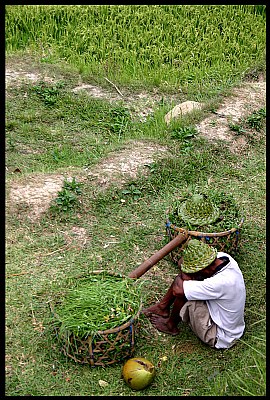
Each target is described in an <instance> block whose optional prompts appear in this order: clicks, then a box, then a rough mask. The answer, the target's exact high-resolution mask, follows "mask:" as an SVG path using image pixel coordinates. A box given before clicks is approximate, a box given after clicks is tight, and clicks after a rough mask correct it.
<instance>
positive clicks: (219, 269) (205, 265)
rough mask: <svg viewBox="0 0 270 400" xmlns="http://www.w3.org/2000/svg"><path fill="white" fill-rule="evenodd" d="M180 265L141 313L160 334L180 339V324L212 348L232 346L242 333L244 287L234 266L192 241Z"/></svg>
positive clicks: (224, 256)
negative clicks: (169, 282)
mask: <svg viewBox="0 0 270 400" xmlns="http://www.w3.org/2000/svg"><path fill="white" fill-rule="evenodd" d="M178 265H179V267H180V270H181V272H180V274H179V275H177V276H176V278H175V279H174V281H173V283H172V285H171V286H170V288H169V290H168V291H167V293H166V294H165V296H164V297H163V298H162V299H161V300H160V301H159V302H157V303H156V304H154V305H152V306H150V307H148V308H145V309H143V310H142V312H143V313H144V315H145V316H146V317H147V318H149V320H150V322H151V324H152V325H153V326H154V327H155V328H156V329H157V330H159V331H160V332H164V333H168V334H170V335H178V334H179V332H180V331H179V328H178V324H179V322H180V321H181V320H182V321H184V322H186V323H188V325H189V326H190V328H191V329H192V331H193V332H194V333H195V334H196V335H197V336H198V337H199V338H200V339H201V340H202V341H203V342H204V343H206V344H207V345H209V346H210V347H214V348H217V349H224V348H229V347H231V346H233V345H234V344H235V342H236V340H237V339H239V338H240V337H241V336H242V335H243V333H244V329H245V322H244V307H245V300H246V289H245V283H244V279H243V275H242V272H241V270H240V268H239V266H238V263H237V262H236V261H235V260H234V259H233V257H231V256H230V255H229V254H227V253H224V252H217V250H216V249H215V248H214V247H212V246H210V245H208V244H206V243H204V242H202V241H200V240H197V239H191V240H189V241H187V242H186V244H185V248H184V250H183V256H182V257H181V259H180V260H179V262H178ZM171 306H172V309H171ZM170 309H171V311H170Z"/></svg>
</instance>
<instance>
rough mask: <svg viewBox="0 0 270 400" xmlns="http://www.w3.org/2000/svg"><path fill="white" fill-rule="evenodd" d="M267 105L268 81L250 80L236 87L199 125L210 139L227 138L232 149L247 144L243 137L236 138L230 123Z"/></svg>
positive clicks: (235, 149) (204, 134)
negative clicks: (212, 113) (214, 111)
mask: <svg viewBox="0 0 270 400" xmlns="http://www.w3.org/2000/svg"><path fill="white" fill-rule="evenodd" d="M265 105H266V82H265V81H259V82H248V83H245V84H244V85H243V86H241V87H237V88H235V89H234V91H233V94H232V96H230V97H229V98H227V99H225V100H224V102H223V103H222V104H221V106H220V107H219V108H218V110H217V111H216V113H215V114H214V115H213V116H210V117H207V118H205V119H204V120H203V121H201V122H200V123H199V124H198V125H196V126H197V129H198V131H199V132H200V134H201V135H203V136H205V137H206V138H207V139H209V140H217V139H221V140H225V141H227V142H229V143H230V147H231V150H232V151H237V150H239V149H241V148H243V147H244V146H245V145H246V140H245V139H244V138H243V137H238V138H236V137H235V135H233V132H232V131H231V130H230V127H229V124H231V123H233V124H236V123H239V122H240V121H241V119H243V118H245V117H247V115H249V114H251V113H252V112H254V111H256V110H258V109H260V108H263V107H265Z"/></svg>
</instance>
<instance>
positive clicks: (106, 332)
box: [48, 269, 143, 340]
mask: <svg viewBox="0 0 270 400" xmlns="http://www.w3.org/2000/svg"><path fill="white" fill-rule="evenodd" d="M103 272H104V273H107V274H109V275H112V276H117V277H119V278H123V279H124V278H126V276H124V275H122V274H120V273H114V272H109V271H106V270H103V269H100V270H94V271H91V272H90V273H89V274H88V275H91V274H101V273H103ZM88 275H84V274H83V275H78V276H76V277H72V278H74V279H76V278H84V277H87V276H88ZM52 301H53V300H52V299H51V300H49V301H48V305H49V308H50V310H51V313H52V314H53V315H54V317H55V316H56V317H58V316H57V314H56V312H55V311H54V308H53V306H52V304H51V303H52ZM142 305H143V302H142V299H141V302H140V306H139V309H138V311H137V313H136V314H135V315H133V317H131V318H130V319H129V320H128V321H127V322H125V323H124V324H122V325H118V326H116V327H115V328H110V329H105V330H103V331H102V330H99V331H96V332H95V333H94V335H97V334H98V335H107V334H109V333H117V332H119V331H122V330H124V329H126V328H128V327H129V326H130V325H132V324H133V323H134V322H135V320H136V319H137V318H138V317H139V315H140V312H141V309H142ZM71 334H73V335H74V333H73V332H71ZM74 336H76V337H77V335H74ZM89 336H91V335H87V336H86V337H85V339H86V340H87V338H88V337H89Z"/></svg>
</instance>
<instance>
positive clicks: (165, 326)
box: [149, 297, 186, 336]
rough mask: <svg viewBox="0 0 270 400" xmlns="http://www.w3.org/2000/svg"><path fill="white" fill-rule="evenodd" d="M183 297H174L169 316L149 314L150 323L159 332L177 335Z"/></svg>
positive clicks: (183, 302)
mask: <svg viewBox="0 0 270 400" xmlns="http://www.w3.org/2000/svg"><path fill="white" fill-rule="evenodd" d="M185 302H186V299H185V298H184V297H175V301H174V303H173V308H172V312H171V315H170V317H169V318H164V317H161V316H160V315H154V314H153V315H151V316H150V317H149V319H150V322H151V324H152V325H153V326H154V327H155V328H156V329H157V330H159V331H160V332H163V333H168V334H170V335H173V336H175V335H178V333H179V329H178V327H177V326H178V324H179V322H180V321H181V317H180V310H181V308H182V307H183V305H184V304H185Z"/></svg>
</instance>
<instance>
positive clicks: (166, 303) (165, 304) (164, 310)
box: [142, 283, 175, 318]
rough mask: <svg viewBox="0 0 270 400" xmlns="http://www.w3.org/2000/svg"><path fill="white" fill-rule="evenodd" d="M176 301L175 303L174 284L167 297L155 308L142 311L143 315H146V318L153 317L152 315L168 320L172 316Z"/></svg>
mask: <svg viewBox="0 0 270 400" xmlns="http://www.w3.org/2000/svg"><path fill="white" fill-rule="evenodd" d="M174 301H175V296H174V294H173V283H172V284H171V286H170V288H169V290H168V291H167V293H166V294H165V296H164V297H163V298H162V299H161V300H160V301H159V302H158V303H156V304H154V305H153V306H150V307H148V308H144V309H143V310H142V313H143V314H145V316H147V317H149V316H151V315H152V314H155V315H159V316H161V317H163V318H167V317H168V316H169V315H170V307H171V305H172V304H173V302H174Z"/></svg>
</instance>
